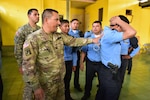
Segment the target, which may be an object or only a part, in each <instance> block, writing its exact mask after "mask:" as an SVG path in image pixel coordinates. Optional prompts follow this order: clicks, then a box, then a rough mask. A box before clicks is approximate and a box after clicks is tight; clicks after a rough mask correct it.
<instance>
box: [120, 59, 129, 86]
mask: <svg viewBox="0 0 150 100" xmlns="http://www.w3.org/2000/svg"><path fill="white" fill-rule="evenodd" d="M127 66H128V59H122V58H121V67H120V68H119V71H120V79H121V82H122V84H123V81H124V76H125V72H126V68H127Z"/></svg>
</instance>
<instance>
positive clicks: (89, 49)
mask: <svg viewBox="0 0 150 100" xmlns="http://www.w3.org/2000/svg"><path fill="white" fill-rule="evenodd" d="M101 32H102V24H101V22H100V21H94V22H93V24H92V32H91V33H90V35H89V37H88V38H95V37H99V36H102V34H101ZM81 50H82V52H81V58H80V69H81V70H82V71H83V69H84V60H86V74H85V75H86V76H85V91H84V96H83V97H82V98H81V100H87V99H88V98H89V97H90V95H91V93H90V91H91V89H92V81H93V78H94V76H95V73H97V74H98V82H99V83H100V80H99V77H100V76H99V72H100V65H101V54H100V44H89V45H86V46H83V47H82V48H81ZM85 57H86V58H85Z"/></svg>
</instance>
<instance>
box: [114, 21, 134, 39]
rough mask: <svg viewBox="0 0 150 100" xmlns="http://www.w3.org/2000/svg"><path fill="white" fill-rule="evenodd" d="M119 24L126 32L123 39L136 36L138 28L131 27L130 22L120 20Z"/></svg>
mask: <svg viewBox="0 0 150 100" xmlns="http://www.w3.org/2000/svg"><path fill="white" fill-rule="evenodd" d="M117 24H118V25H119V26H120V27H121V29H122V30H123V32H124V35H123V39H128V38H131V37H133V36H135V34H136V30H135V29H134V28H133V27H131V26H130V25H129V24H128V23H126V22H124V21H122V20H118V21H117Z"/></svg>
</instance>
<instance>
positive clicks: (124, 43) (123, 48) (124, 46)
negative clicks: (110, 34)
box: [120, 39, 140, 57]
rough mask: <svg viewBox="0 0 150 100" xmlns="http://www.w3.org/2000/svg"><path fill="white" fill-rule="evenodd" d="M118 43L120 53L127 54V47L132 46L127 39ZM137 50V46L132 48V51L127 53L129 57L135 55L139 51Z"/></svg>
mask: <svg viewBox="0 0 150 100" xmlns="http://www.w3.org/2000/svg"><path fill="white" fill-rule="evenodd" d="M120 44H121V55H128V49H129V47H132V45H131V43H130V41H129V39H126V40H122V41H121V42H120ZM139 50H140V47H139V46H138V47H136V48H134V49H133V51H132V52H131V53H130V54H129V55H130V57H133V56H135V55H136V54H137V53H138V52H139Z"/></svg>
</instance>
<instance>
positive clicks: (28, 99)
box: [23, 83, 34, 100]
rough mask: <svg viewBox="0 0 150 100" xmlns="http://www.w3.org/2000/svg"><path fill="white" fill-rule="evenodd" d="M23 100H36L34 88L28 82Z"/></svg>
mask: <svg viewBox="0 0 150 100" xmlns="http://www.w3.org/2000/svg"><path fill="white" fill-rule="evenodd" d="M23 100H34V92H33V89H32V87H30V86H29V85H28V84H27V83H25V86H24V90H23Z"/></svg>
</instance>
